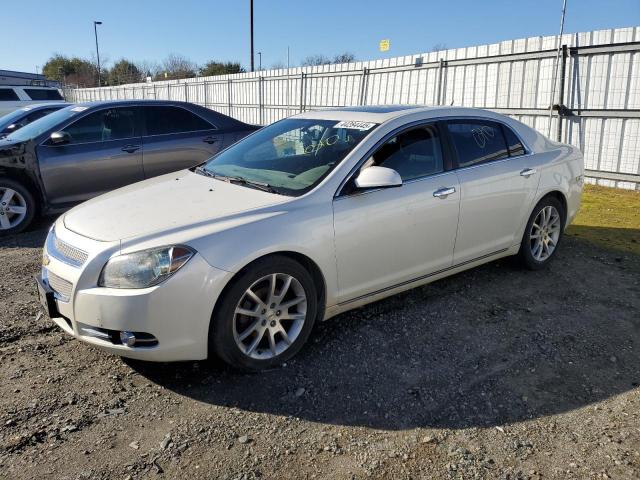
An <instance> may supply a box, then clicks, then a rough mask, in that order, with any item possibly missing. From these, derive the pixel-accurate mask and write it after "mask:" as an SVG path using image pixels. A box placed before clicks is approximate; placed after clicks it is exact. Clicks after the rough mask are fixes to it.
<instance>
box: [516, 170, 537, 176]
mask: <svg viewBox="0 0 640 480" xmlns="http://www.w3.org/2000/svg"><path fill="white" fill-rule="evenodd" d="M534 173H536V169H535V168H525V169H524V170H522V171H521V172H520V176H521V177H526V178H529V177H530V176H531V175H533V174H534Z"/></svg>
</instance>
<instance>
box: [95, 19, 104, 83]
mask: <svg viewBox="0 0 640 480" xmlns="http://www.w3.org/2000/svg"><path fill="white" fill-rule="evenodd" d="M98 25H102V22H97V21H94V22H93V33H94V34H95V36H96V57H97V59H98V86H99V87H101V86H102V83H101V80H100V50H99V49H98Z"/></svg>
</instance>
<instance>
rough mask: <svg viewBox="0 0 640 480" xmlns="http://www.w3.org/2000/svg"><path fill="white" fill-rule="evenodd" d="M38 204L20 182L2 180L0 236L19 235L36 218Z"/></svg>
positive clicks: (0, 188) (0, 180)
mask: <svg viewBox="0 0 640 480" xmlns="http://www.w3.org/2000/svg"><path fill="white" fill-rule="evenodd" d="M35 211H36V202H35V200H34V199H33V195H31V192H30V191H29V190H28V189H27V188H25V187H24V185H22V184H21V183H19V182H16V181H15V180H12V179H10V178H0V236H4V235H9V234H12V233H19V232H21V231H23V230H24V229H25V228H27V227H28V226H29V224H30V223H31V221H32V220H33V217H34V216H35Z"/></svg>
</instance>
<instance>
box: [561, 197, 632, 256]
mask: <svg viewBox="0 0 640 480" xmlns="http://www.w3.org/2000/svg"><path fill="white" fill-rule="evenodd" d="M567 234H568V235H572V236H575V237H579V238H583V239H585V240H588V241H590V242H592V243H595V244H597V245H600V246H602V247H605V248H609V249H613V250H619V251H621V252H629V253H635V254H637V255H640V192H637V191H633V190H621V189H619V188H608V187H600V186H596V185H585V188H584V191H583V192H582V206H581V207H580V212H579V213H578V216H577V217H576V218H575V220H574V221H573V223H572V224H571V226H570V227H569V228H568V229H567Z"/></svg>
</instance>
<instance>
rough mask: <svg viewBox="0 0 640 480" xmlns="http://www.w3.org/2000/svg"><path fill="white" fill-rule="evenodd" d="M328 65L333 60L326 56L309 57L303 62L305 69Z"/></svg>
mask: <svg viewBox="0 0 640 480" xmlns="http://www.w3.org/2000/svg"><path fill="white" fill-rule="evenodd" d="M328 63H331V60H330V59H329V58H328V57H325V56H324V55H309V56H308V57H306V58H305V59H304V60H302V66H303V67H315V66H318V65H326V64H328Z"/></svg>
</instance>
